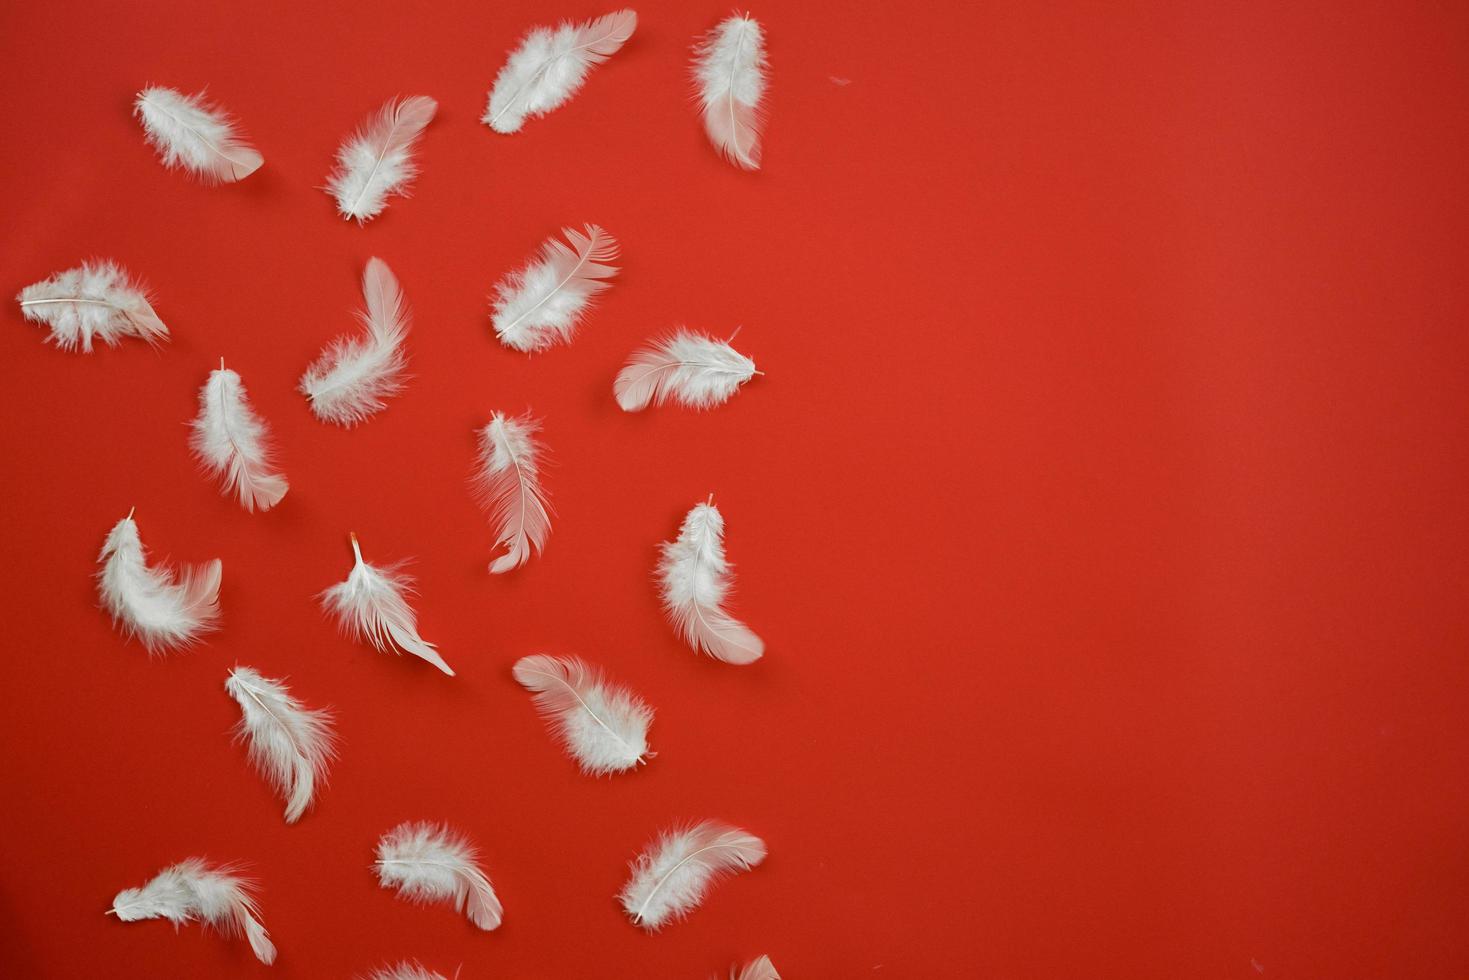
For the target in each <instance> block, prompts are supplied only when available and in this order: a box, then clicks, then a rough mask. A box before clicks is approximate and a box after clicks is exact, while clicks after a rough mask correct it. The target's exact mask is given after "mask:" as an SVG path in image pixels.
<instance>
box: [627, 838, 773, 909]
mask: <svg viewBox="0 0 1469 980" xmlns="http://www.w3.org/2000/svg"><path fill="white" fill-rule="evenodd" d="M763 860H765V842H764V841H763V840H761V839H760V838H758V837H756V836H755V835H754V834H749V833H746V832H745V831H743V830H740V829H739V828H737V827H731V826H729V825H728V824H723V823H719V822H717V821H714V820H705V821H703V822H702V823H698V824H695V825H694V826H692V827H675V828H674V829H672V830H669V831H667V832H665V833H663V834H661V835H659V837H658V839H657V840H656V841H654V842H653V843H651V844H649V845H648V846H647V847H646V848H644V849H643V853H641V854H639V855H638V857H637V860H635V861H634V862H633V863H632V876H631V877H630V878H629V879H628V882H627V884H626V885H625V886H624V887H623V889H622V894H621V896H620V897H621V899H622V907H623V909H625V910H626V911H627V914H628V916H630V917H631V918H632V921H633V922H634V923H636V924H637V925H640V926H642V927H643V928H644V929H647V930H649V931H650V932H651V931H656V930H657V929H659V928H661V927H662V926H664V925H666V924H667V923H669V922H673V921H677V920H679V919H682V918H684V917H685V916H687V915H688V914H689V913H690V912H692V911H693V910H694V909H696V908H698V907H699V903H701V902H702V901H703V900H704V895H705V894H706V893H707V892H708V890H709V888H710V886H711V885H713V884H714V883H715V882H717V881H720V880H721V879H723V878H727V877H729V876H730V875H733V874H737V873H739V872H741V871H747V870H749V869H750V868H753V867H755V866H756V865H758V864H759V863H760V862H761V861H763Z"/></svg>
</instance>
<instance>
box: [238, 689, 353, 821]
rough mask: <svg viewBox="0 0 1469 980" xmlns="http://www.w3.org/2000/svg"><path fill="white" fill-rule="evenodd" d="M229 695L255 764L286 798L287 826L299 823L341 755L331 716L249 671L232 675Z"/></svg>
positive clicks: (240, 737)
mask: <svg viewBox="0 0 1469 980" xmlns="http://www.w3.org/2000/svg"><path fill="white" fill-rule="evenodd" d="M224 689H225V690H226V691H228V692H229V694H230V697H232V698H234V699H235V700H236V701H238V702H239V704H240V710H241V712H242V716H241V718H240V723H239V725H238V726H236V728H235V735H236V737H237V738H239V739H240V740H241V741H244V742H246V743H248V745H249V747H250V761H251V762H253V763H254V764H255V768H256V769H258V770H260V772H261V773H262V774H263V775H264V776H265V777H266V778H267V779H269V780H270V781H271V782H272V783H273V784H274V785H275V787H276V791H277V792H279V793H280V795H281V796H282V797H284V798H285V801H286V823H295V822H296V821H297V820H299V819H300V818H301V814H303V813H305V812H306V808H307V807H308V806H310V805H311V800H312V797H313V795H314V794H315V792H316V787H317V786H318V785H320V784H321V783H323V782H325V780H326V770H327V766H328V765H329V764H330V763H331V761H332V759H333V758H335V757H336V754H337V752H336V741H337V736H336V733H335V732H334V731H333V730H332V714H331V712H330V711H325V710H319V709H312V708H308V707H306V706H305V705H303V704H302V703H301V702H300V701H297V700H296V699H295V698H293V697H291V691H290V689H289V688H287V687H286V685H285V684H284V683H282V682H281V681H278V680H272V679H271V678H269V677H263V676H261V675H260V674H259V673H257V672H256V671H254V670H252V669H251V668H249V667H236V668H235V669H234V670H232V671H230V676H229V679H228V680H226V681H225V682H224Z"/></svg>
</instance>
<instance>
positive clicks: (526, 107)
mask: <svg viewBox="0 0 1469 980" xmlns="http://www.w3.org/2000/svg"><path fill="white" fill-rule="evenodd" d="M637 26H638V15H637V14H636V13H634V12H633V11H631V10H619V11H617V12H616V13H611V14H607V15H606V16H604V17H599V18H597V19H596V20H593V21H588V22H587V23H585V24H573V23H571V22H570V21H565V22H562V23H561V24H560V25H559V26H557V27H555V28H551V27H535V28H532V29H531V30H530V31H529V32H527V33H526V35H525V38H524V40H522V41H521V42H520V47H518V48H516V49H515V50H514V51H512V52H511V53H510V57H509V58H508V59H507V60H506V62H505V67H503V68H501V69H500V73H499V74H498V75H496V76H495V86H494V88H492V89H491V90H490V101H489V104H488V105H486V106H485V114H484V117H483V118H482V119H481V120H480V122H482V123H484V124H485V125H487V126H489V127H490V128H491V129H493V130H494V131H495V132H497V133H514V132H516V131H518V130H519V129H520V127H521V126H522V125H524V124H525V121H526V119H534V118H536V117H537V116H544V115H545V114H546V113H548V112H550V111H551V110H552V109H556V108H558V107H560V106H561V105H562V104H563V103H565V102H566V101H567V100H568V99H570V98H571V97H572V96H573V95H575V94H576V92H577V89H579V88H581V86H582V83H583V82H584V81H586V77H587V73H588V72H590V71H591V70H592V69H593V68H594V67H596V66H597V65H600V64H601V63H602V62H604V61H606V60H607V59H608V58H609V57H611V56H612V55H613V54H615V53H616V52H617V49H618V48H620V47H622V46H623V44H625V43H627V39H628V38H630V37H632V34H633V31H634V30H636V29H637Z"/></svg>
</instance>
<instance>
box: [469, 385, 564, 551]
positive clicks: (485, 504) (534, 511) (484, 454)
mask: <svg viewBox="0 0 1469 980" xmlns="http://www.w3.org/2000/svg"><path fill="white" fill-rule="evenodd" d="M540 428H541V423H540V422H539V421H538V420H536V419H533V418H531V417H530V414H529V413H527V414H525V415H522V416H521V417H520V418H518V419H512V418H509V417H507V416H506V415H505V414H504V413H503V412H496V413H494V415H493V416H491V418H490V423H489V424H488V425H486V426H485V427H484V428H483V429H481V430H480V433H479V457H478V459H477V460H476V462H475V473H474V482H473V486H474V490H475V494H476V496H478V497H479V501H480V506H481V507H482V508H483V509H484V510H485V511H486V512H487V513H488V514H489V515H490V521H491V522H492V523H493V524H494V527H495V534H496V535H498V537H497V539H496V543H497V544H498V546H499V547H502V548H504V549H505V553H504V554H503V555H501V556H500V557H499V558H496V559H495V560H494V561H493V562H491V563H490V572H491V573H493V574H496V575H498V574H500V573H502V572H508V571H510V570H511V569H512V568H519V567H520V566H521V565H524V564H525V563H526V562H528V561H530V556H531V549H535V552H536V554H540V553H541V552H543V551H544V550H545V548H546V538H547V537H549V536H550V534H551V513H550V509H549V506H548V505H547V503H546V491H545V490H544V489H542V487H541V468H540V458H541V454H542V452H543V451H544V447H543V446H542V445H541V441H540V439H538V438H536V433H537V432H539V431H540Z"/></svg>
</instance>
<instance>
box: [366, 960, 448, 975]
mask: <svg viewBox="0 0 1469 980" xmlns="http://www.w3.org/2000/svg"><path fill="white" fill-rule="evenodd" d="M363 980H449V978H448V977H446V976H444V975H443V974H442V973H435V972H434V971H433V970H430V969H429V968H428V967H426V966H424V965H423V964H422V963H410V962H408V961H407V960H404V961H403V962H402V963H396V964H394V965H393V966H380V967H378V968H377V969H376V970H373V971H372V972H371V973H369V974H367V976H366V977H364V978H363Z"/></svg>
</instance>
